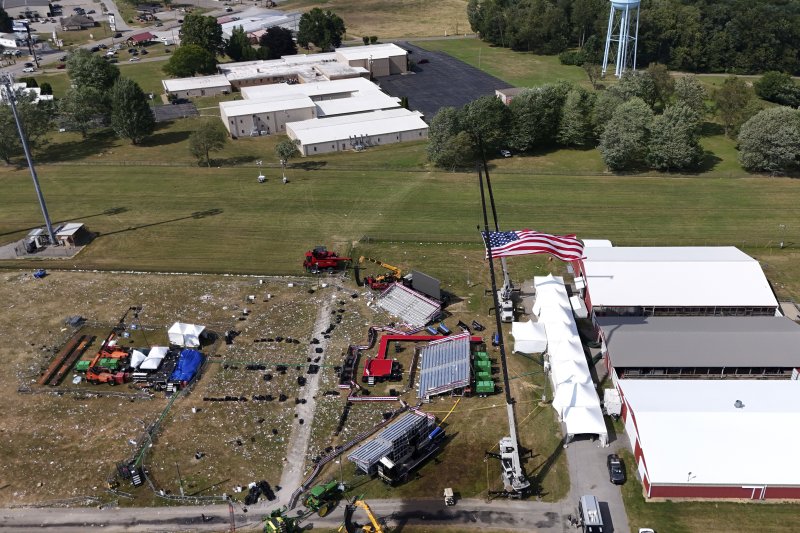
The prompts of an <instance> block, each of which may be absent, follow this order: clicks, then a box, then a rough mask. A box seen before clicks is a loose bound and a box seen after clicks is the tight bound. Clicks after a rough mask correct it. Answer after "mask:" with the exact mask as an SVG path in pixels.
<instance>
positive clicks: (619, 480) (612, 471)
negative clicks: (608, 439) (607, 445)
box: [606, 453, 625, 485]
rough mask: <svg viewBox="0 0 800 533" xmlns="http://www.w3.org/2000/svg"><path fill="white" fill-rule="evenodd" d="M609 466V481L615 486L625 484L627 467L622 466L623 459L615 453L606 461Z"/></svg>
mask: <svg viewBox="0 0 800 533" xmlns="http://www.w3.org/2000/svg"><path fill="white" fill-rule="evenodd" d="M606 464H607V465H608V480H609V481H611V483H613V484H614V485H622V484H623V483H625V467H624V466H623V464H622V459H620V458H619V456H618V455H617V454H615V453H612V454H610V455H609V456H608V460H607V461H606Z"/></svg>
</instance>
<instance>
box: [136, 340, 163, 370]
mask: <svg viewBox="0 0 800 533" xmlns="http://www.w3.org/2000/svg"><path fill="white" fill-rule="evenodd" d="M167 350H168V348H166V347H165V346H153V347H152V348H150V353H148V354H147V358H146V359H145V360H144V361H142V363H141V364H140V365H139V370H156V369H158V367H160V366H161V361H163V360H164V357H165V356H166V355H167Z"/></svg>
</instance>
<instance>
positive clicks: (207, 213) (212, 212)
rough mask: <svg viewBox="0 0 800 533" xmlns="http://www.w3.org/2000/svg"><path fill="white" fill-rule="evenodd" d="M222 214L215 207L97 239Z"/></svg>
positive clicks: (118, 231)
mask: <svg viewBox="0 0 800 533" xmlns="http://www.w3.org/2000/svg"><path fill="white" fill-rule="evenodd" d="M222 213H223V210H222V209H219V208H216V207H215V208H212V209H206V210H205V211H195V212H194V213H191V214H190V215H187V216H183V217H176V218H170V219H168V220H161V221H159V222H151V223H150V224H142V225H141V226H129V227H127V228H125V229H119V230H116V231H109V232H108V233H97V237H96V238H98V239H99V238H102V237H108V236H109V235H115V234H117V233H126V232H128V231H136V230H137V229H143V228H152V227H153V226H161V225H163V224H171V223H172V222H180V221H181V220H190V219H195V220H199V219H201V218H207V217H213V216H216V215H219V214H222Z"/></svg>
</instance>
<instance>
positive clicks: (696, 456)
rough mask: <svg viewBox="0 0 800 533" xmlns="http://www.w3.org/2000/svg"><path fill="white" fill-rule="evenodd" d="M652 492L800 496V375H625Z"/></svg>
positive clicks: (623, 386) (636, 441) (637, 448)
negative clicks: (686, 377) (710, 377)
mask: <svg viewBox="0 0 800 533" xmlns="http://www.w3.org/2000/svg"><path fill="white" fill-rule="evenodd" d="M617 387H618V389H619V391H620V394H621V396H622V400H623V412H622V417H623V419H624V421H625V429H626V431H627V433H628V436H629V437H630V440H631V445H632V447H633V453H634V456H635V458H636V466H637V468H638V471H639V475H640V477H641V479H642V484H643V486H644V491H645V495H646V496H647V497H649V498H720V499H722V498H740V499H753V500H764V499H768V500H773V499H797V498H800V466H798V460H797V450H798V442H800V381H798V380H796V379H795V380H782V381H774V380H654V379H623V380H619V381H617Z"/></svg>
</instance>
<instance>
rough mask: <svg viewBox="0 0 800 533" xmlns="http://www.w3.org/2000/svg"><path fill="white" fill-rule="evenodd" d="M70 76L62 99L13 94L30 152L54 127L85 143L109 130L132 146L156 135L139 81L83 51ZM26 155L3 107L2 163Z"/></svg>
mask: <svg viewBox="0 0 800 533" xmlns="http://www.w3.org/2000/svg"><path fill="white" fill-rule="evenodd" d="M67 72H68V74H69V78H70V82H71V87H70V88H69V89H68V90H67V92H66V93H65V94H64V95H63V96H62V97H61V98H60V99H59V100H51V101H39V102H36V101H35V96H34V95H33V94H30V93H28V92H26V91H24V90H22V91H18V92H17V94H16V95H15V99H16V102H17V111H18V113H19V116H20V120H21V122H22V123H23V125H24V128H25V133H26V136H27V138H28V143H29V145H30V147H31V149H32V150H41V149H42V148H43V147H44V146H46V144H47V141H48V134H49V132H50V131H52V129H53V127H54V126H55V125H58V127H60V128H64V129H67V130H72V131H78V132H80V133H81V134H82V135H83V137H84V138H86V137H87V136H88V134H89V132H90V131H91V130H94V129H98V128H106V127H111V129H112V130H113V131H114V133H115V134H116V135H117V136H118V137H120V138H121V139H127V140H129V141H130V142H131V143H132V144H139V143H140V142H141V141H143V140H144V139H145V138H146V137H147V136H148V135H150V134H151V133H153V130H154V129H155V118H154V116H153V111H152V109H151V108H150V104H149V102H148V97H147V95H145V93H144V92H143V91H142V89H141V88H140V87H139V85H138V84H137V83H136V82H134V81H133V80H130V79H128V78H123V77H121V76H120V73H119V69H118V68H117V67H116V65H113V64H111V63H109V62H108V61H106V60H105V59H103V58H102V57H99V56H95V55H93V54H92V53H90V52H89V51H88V50H82V49H80V50H76V51H74V52H72V53H71V54H70V56H69V59H68V60H67ZM42 85H43V86H44V85H45V84H42ZM31 86H32V84H31ZM43 92H44V91H43ZM22 153H23V152H22V144H21V142H20V139H19V135H18V134H17V130H16V124H15V122H14V117H13V115H12V113H11V109H10V106H0V158H1V159H2V160H3V161H5V163H6V164H10V163H11V159H12V158H13V157H17V156H20V155H22Z"/></svg>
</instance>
